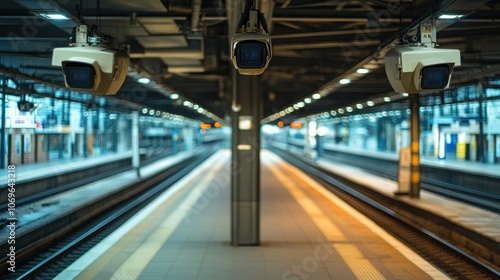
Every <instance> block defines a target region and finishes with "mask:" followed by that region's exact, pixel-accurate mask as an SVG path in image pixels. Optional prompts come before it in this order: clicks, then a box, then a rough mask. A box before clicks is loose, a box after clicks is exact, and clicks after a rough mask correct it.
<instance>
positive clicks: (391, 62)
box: [385, 21, 461, 93]
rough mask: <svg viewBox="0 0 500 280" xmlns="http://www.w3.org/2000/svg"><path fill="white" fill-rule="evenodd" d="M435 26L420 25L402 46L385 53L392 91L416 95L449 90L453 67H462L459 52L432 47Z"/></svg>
mask: <svg viewBox="0 0 500 280" xmlns="http://www.w3.org/2000/svg"><path fill="white" fill-rule="evenodd" d="M434 26H435V25H434V21H433V22H431V23H427V24H422V25H421V26H420V29H419V32H418V34H417V35H416V36H405V37H404V38H405V39H404V41H403V44H402V45H398V46H395V47H393V48H392V49H391V50H389V51H388V52H387V53H386V55H385V72H386V74H387V78H388V79H389V82H390V83H391V86H392V88H393V89H394V91H395V92H398V93H403V92H406V93H419V92H427V91H438V90H444V89H447V88H448V87H449V85H450V80H451V76H452V73H453V69H454V67H456V66H460V64H461V61H460V51H459V50H455V49H437V48H435V43H436V31H435V29H434ZM407 38H411V40H408V41H406V40H407ZM415 38H417V39H418V40H417V41H418V42H417V43H414V41H415V40H416V39H415ZM412 43H414V44H412Z"/></svg>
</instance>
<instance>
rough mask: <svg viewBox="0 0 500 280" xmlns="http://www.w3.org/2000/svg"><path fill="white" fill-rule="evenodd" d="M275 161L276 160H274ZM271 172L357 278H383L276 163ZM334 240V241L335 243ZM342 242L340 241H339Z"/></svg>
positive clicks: (271, 167)
mask: <svg viewBox="0 0 500 280" xmlns="http://www.w3.org/2000/svg"><path fill="white" fill-rule="evenodd" d="M275 163H277V162H275ZM269 168H270V170H271V172H272V173H273V174H274V176H276V178H277V179H278V180H279V181H280V182H281V184H282V185H283V186H284V187H285V188H286V189H287V190H288V192H290V194H291V195H292V196H293V197H294V198H295V200H296V201H297V203H299V205H300V206H301V207H302V209H303V210H304V211H305V212H306V213H307V214H308V216H309V217H311V219H312V221H313V222H314V224H315V225H316V226H317V227H318V229H319V230H320V231H321V232H322V233H323V235H324V236H325V237H326V238H327V239H328V240H329V241H330V242H332V247H333V248H334V249H335V250H336V251H337V253H338V254H339V255H340V257H341V258H342V259H343V260H344V262H345V263H346V264H347V266H349V268H350V269H351V271H352V273H353V274H354V275H355V276H356V278H358V279H370V280H372V279H385V277H384V276H383V275H382V274H381V273H380V272H379V271H378V270H377V269H376V268H375V267H374V266H373V264H372V263H371V262H370V261H369V260H368V259H366V258H365V257H364V256H363V254H362V253H361V252H360V251H359V250H358V248H357V247H356V246H355V245H353V244H349V243H346V242H347V241H348V240H347V238H346V237H345V235H344V234H343V233H342V231H341V230H340V229H339V228H338V227H337V226H336V225H335V224H334V223H333V222H332V221H331V220H330V219H329V218H328V217H327V216H326V215H325V213H324V212H323V211H322V210H321V209H320V208H319V207H318V206H317V204H316V203H315V202H314V201H313V200H312V199H311V198H309V196H308V195H307V194H306V193H304V192H303V191H302V190H301V189H300V187H298V186H297V184H296V183H295V182H294V181H293V180H292V179H291V178H290V177H289V176H287V175H286V174H284V173H283V172H282V171H281V170H280V169H279V168H278V167H277V165H272V166H269ZM335 242H336V243H335ZM340 242H342V243H340Z"/></svg>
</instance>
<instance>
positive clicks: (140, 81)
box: [137, 78, 151, 84]
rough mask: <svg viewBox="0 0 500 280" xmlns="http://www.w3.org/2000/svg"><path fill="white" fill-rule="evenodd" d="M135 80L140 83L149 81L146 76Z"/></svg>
mask: <svg viewBox="0 0 500 280" xmlns="http://www.w3.org/2000/svg"><path fill="white" fill-rule="evenodd" d="M137 81H138V82H139V83H141V84H149V83H150V82H151V80H150V79H148V78H140V79H138V80H137Z"/></svg>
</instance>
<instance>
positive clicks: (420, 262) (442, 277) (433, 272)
mask: <svg viewBox="0 0 500 280" xmlns="http://www.w3.org/2000/svg"><path fill="white" fill-rule="evenodd" d="M265 153H266V154H265V155H266V156H269V157H270V158H273V159H274V160H280V159H279V158H278V157H277V156H276V155H274V154H272V153H271V152H268V151H266V152H265ZM284 168H285V169H286V170H287V171H289V172H290V173H292V174H298V176H300V177H301V179H302V180H304V181H305V182H306V183H307V184H308V185H309V186H311V187H312V188H313V189H315V190H316V191H317V192H319V193H321V194H322V195H323V196H325V197H326V198H328V199H329V200H330V201H331V202H333V203H335V204H336V205H337V206H339V207H340V208H342V209H344V211H346V212H347V213H349V215H351V216H353V217H354V218H356V219H357V220H358V221H360V222H361V223H362V224H363V225H365V226H366V227H367V228H368V229H370V230H371V231H372V232H373V233H375V234H376V235H378V236H379V237H380V238H382V239H383V240H384V241H385V242H387V243H388V244H389V245H391V246H392V247H393V248H395V249H396V250H397V251H398V252H400V253H401V255H403V256H404V257H406V258H407V259H408V260H409V261H410V262H412V263H413V264H414V265H416V266H417V267H419V268H420V269H421V270H422V271H424V272H425V273H427V274H428V275H429V276H431V277H432V279H435V280H449V279H450V277H448V276H447V275H446V274H444V273H443V272H441V271H440V270H438V269H437V268H436V267H434V266H433V265H432V264H430V263H429V262H428V261H426V260H425V259H423V258H422V257H421V256H420V255H418V254H417V253H415V252H414V251H413V250H411V249H410V248H408V246H406V245H405V244H403V243H401V241H399V240H398V239H396V238H395V237H394V236H392V235H391V234H390V233H388V232H387V231H386V230H384V229H383V228H381V227H380V226H379V225H378V224H376V223H375V222H373V221H372V220H370V219H369V218H368V217H366V216H365V215H363V214H362V213H360V212H359V211H358V210H356V209H355V208H354V207H352V206H351V205H349V204H347V203H346V202H344V201H343V200H342V199H340V198H339V197H338V196H336V195H335V194H333V193H332V192H330V191H329V190H327V189H325V188H324V187H323V186H322V185H320V184H319V183H318V182H316V181H315V180H313V179H312V178H311V177H309V176H307V175H305V174H304V173H303V172H302V171H301V170H299V169H298V168H296V167H295V166H292V165H289V164H287V165H284Z"/></svg>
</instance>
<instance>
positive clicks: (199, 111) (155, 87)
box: [129, 72, 222, 122]
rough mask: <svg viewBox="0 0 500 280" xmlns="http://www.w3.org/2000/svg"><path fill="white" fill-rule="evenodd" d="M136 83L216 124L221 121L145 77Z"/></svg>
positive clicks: (138, 79)
mask: <svg viewBox="0 0 500 280" xmlns="http://www.w3.org/2000/svg"><path fill="white" fill-rule="evenodd" d="M129 73H130V72H129ZM137 82H139V83H141V84H144V85H148V86H151V87H153V88H154V89H156V90H157V91H160V92H161V93H163V94H164V95H167V96H169V97H170V99H172V100H179V101H180V102H182V104H183V105H184V106H185V107H187V108H190V109H193V110H194V111H196V112H197V113H199V114H202V115H204V116H206V117H207V118H210V119H212V120H214V121H216V122H222V120H221V119H220V118H219V117H217V116H216V115H214V114H212V113H211V112H209V111H207V110H205V109H203V108H202V107H201V106H200V105H198V104H195V103H193V102H191V101H189V100H184V101H183V98H181V97H180V95H179V94H178V93H175V92H172V91H171V90H170V89H168V88H165V87H164V86H163V85H161V84H159V83H157V82H155V81H154V80H151V79H149V78H146V77H139V78H137Z"/></svg>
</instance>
